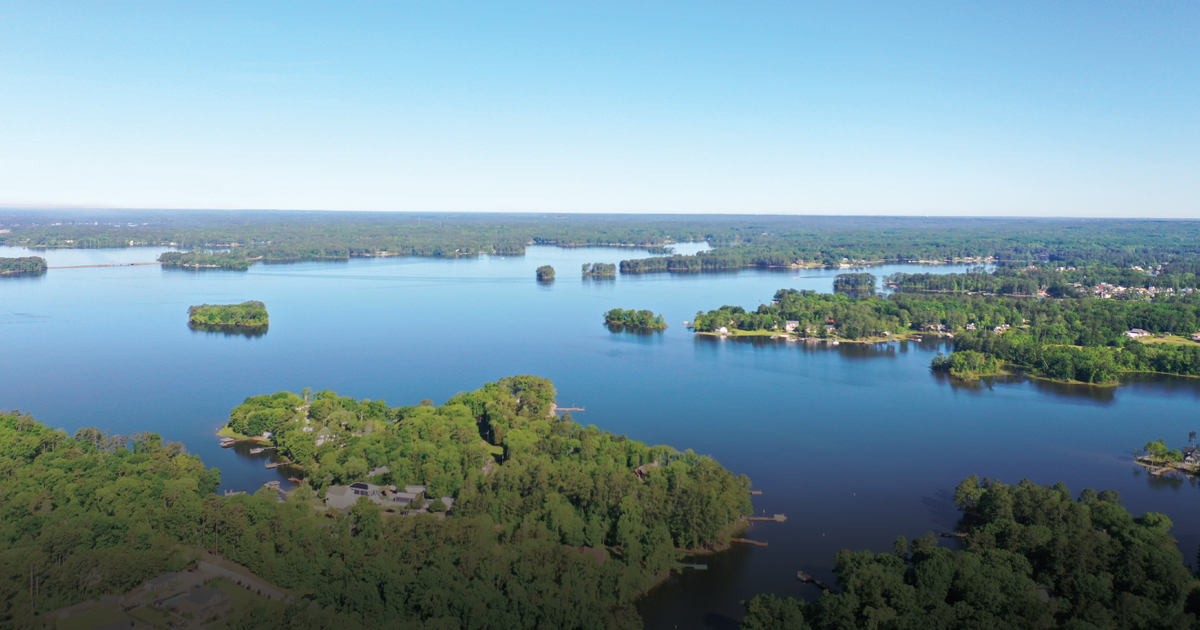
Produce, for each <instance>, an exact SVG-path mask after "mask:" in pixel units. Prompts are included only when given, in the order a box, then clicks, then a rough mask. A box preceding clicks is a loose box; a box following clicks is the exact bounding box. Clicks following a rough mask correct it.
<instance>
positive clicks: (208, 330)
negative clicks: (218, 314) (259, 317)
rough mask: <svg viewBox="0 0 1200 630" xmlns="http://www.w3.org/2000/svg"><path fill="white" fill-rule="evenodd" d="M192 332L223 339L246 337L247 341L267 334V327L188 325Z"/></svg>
mask: <svg viewBox="0 0 1200 630" xmlns="http://www.w3.org/2000/svg"><path fill="white" fill-rule="evenodd" d="M188 328H190V329H191V330H192V332H194V333H197V334H202V335H220V336H223V337H246V338H247V339H251V338H255V337H261V336H263V335H265V334H267V328H269V326H222V325H218V324H188Z"/></svg>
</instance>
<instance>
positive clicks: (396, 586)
mask: <svg viewBox="0 0 1200 630" xmlns="http://www.w3.org/2000/svg"><path fill="white" fill-rule="evenodd" d="M554 395H555V390H554V387H553V384H551V383H550V382H549V381H547V380H545V379H539V378H536V377H530V376H517V377H510V378H506V379H502V380H501V381H499V382H496V383H489V384H488V385H485V386H484V387H483V388H482V389H479V390H477V391H474V392H469V393H463V394H459V395H457V396H455V397H454V398H452V399H451V400H449V401H447V403H446V404H444V405H442V406H440V407H435V406H433V405H432V403H429V402H428V401H423V402H422V403H421V404H418V405H415V406H409V407H397V408H391V407H388V406H387V405H386V404H384V403H382V401H370V400H363V401H359V400H354V399H351V398H344V397H339V396H337V395H336V394H334V393H332V392H319V393H316V394H312V393H311V392H307V391H306V392H304V393H303V394H302V395H296V394H289V393H286V392H280V393H278V394H275V395H272V396H257V397H252V398H249V399H247V400H246V402H245V403H244V404H243V405H241V406H239V407H238V408H236V409H235V410H233V412H232V413H231V418H230V423H231V426H234V427H236V428H238V429H239V430H240V431H248V432H255V431H258V430H259V429H262V428H264V427H269V428H273V429H275V430H276V435H277V436H279V439H278V441H277V442H276V443H277V444H278V445H279V447H280V449H281V450H282V451H285V453H286V456H287V457H290V458H292V459H293V460H295V461H298V462H302V463H303V464H304V465H305V469H306V471H307V472H308V474H307V477H308V481H309V482H311V483H304V484H302V485H301V488H300V489H299V490H297V491H296V492H295V493H293V494H292V495H291V496H290V497H289V499H288V500H287V501H285V502H282V503H280V502H277V501H276V500H275V497H276V496H277V495H276V494H275V493H274V492H273V491H268V490H265V489H264V490H261V491H260V492H258V493H256V494H254V495H235V496H232V497H228V498H224V497H219V496H217V495H216V494H214V492H215V490H216V488H217V486H218V485H219V479H220V473H219V471H217V470H215V469H205V467H204V465H203V464H202V463H201V462H200V460H199V458H197V457H195V456H190V455H187V454H186V452H185V451H184V449H183V447H182V446H181V445H179V444H172V443H163V441H162V440H161V438H159V436H157V435H152V434H139V435H136V436H132V437H128V438H126V437H122V436H112V435H108V434H101V433H100V432H99V431H97V430H95V429H83V430H80V431H79V432H78V433H77V434H76V435H75V436H74V437H69V436H67V435H66V434H64V433H61V432H59V431H55V430H52V429H50V428H48V427H45V426H43V425H41V424H40V423H38V422H36V421H35V420H33V419H32V418H30V417H28V416H26V415H23V414H20V413H19V412H4V413H0V473H3V474H4V475H5V478H6V479H8V480H10V482H9V483H6V484H3V485H0V506H3V507H0V571H2V572H3V578H2V580H0V626H3V627H12V628H40V627H42V625H41V619H42V618H41V617H39V614H42V613H45V612H47V611H49V610H53V609H56V608H59V607H61V606H64V605H68V604H71V603H74V602H77V601H80V600H82V599H84V598H89V597H95V596H99V595H101V594H104V593H121V592H124V591H126V590H128V589H130V588H132V587H134V586H136V585H138V584H140V583H142V582H143V581H145V580H146V579H147V578H149V577H152V576H155V575H158V574H161V573H163V572H165V571H169V570H177V569H180V568H182V567H184V566H186V565H187V564H189V563H190V562H192V561H193V560H194V558H195V555H196V553H197V552H198V551H199V550H205V551H208V552H212V553H216V554H220V555H222V556H224V557H226V558H229V559H230V560H233V561H236V562H238V563H241V564H243V565H245V566H247V567H248V568H250V569H251V570H252V571H253V572H254V573H255V574H256V575H258V576H260V577H262V578H263V579H265V580H267V581H269V582H272V583H274V584H276V585H278V586H280V587H282V588H285V589H289V590H291V591H292V592H293V593H295V594H296V595H298V599H296V600H294V601H292V602H267V601H263V602H261V605H260V607H259V608H258V609H255V610H250V611H244V615H243V617H242V618H241V619H240V620H239V621H238V622H236V623H234V624H232V625H231V627H235V628H289V627H294V626H293V625H292V624H293V623H303V624H305V625H304V626H303V627H308V628H331V629H332V628H338V629H339V630H340V629H342V628H347V627H364V628H382V627H387V628H414V629H415V628H427V627H445V628H453V627H463V628H466V627H474V628H484V627H488V628H543V627H553V628H587V629H595V630H607V629H609V628H629V629H631V630H632V629H633V628H640V627H641V620H640V618H639V616H638V614H637V611H636V608H635V607H634V602H635V600H636V599H637V598H638V597H640V596H641V595H642V594H644V593H645V592H646V591H647V589H648V588H649V587H650V586H651V585H653V584H654V583H656V581H657V580H659V579H661V578H662V577H663V576H664V575H665V574H666V572H667V571H668V570H669V569H670V567H671V566H672V565H673V564H674V563H675V562H676V557H677V552H676V548H677V547H680V548H703V547H714V546H716V547H719V546H722V545H725V544H728V537H729V535H730V532H731V531H732V526H733V525H735V524H736V523H737V521H738V519H739V518H740V517H741V516H743V515H745V514H747V513H748V512H749V511H750V504H749V480H748V479H747V478H746V477H745V476H740V477H735V476H733V475H732V474H731V473H729V472H728V471H726V470H725V469H724V468H722V467H721V466H720V465H719V464H717V463H716V462H715V461H713V460H712V459H710V458H707V457H703V456H699V455H695V454H693V453H692V452H691V451H684V452H679V451H677V450H675V449H673V448H670V447H666V446H655V447H651V446H647V445H645V444H642V443H640V442H636V441H633V440H629V439H627V438H625V437H624V436H617V435H612V434H609V433H606V432H604V431H601V430H599V429H596V428H595V427H581V426H579V425H578V424H576V423H575V422H573V421H572V420H571V419H570V417H569V416H562V417H558V416H557V415H556V414H554V413H553V405H554ZM318 425H320V426H321V427H322V429H320V430H317V431H311V432H306V431H304V430H303V427H305V426H314V427H315V426H318ZM329 428H331V429H332V431H331V432H328V433H327V432H324V429H329ZM330 433H332V434H333V439H332V440H329V441H327V442H324V443H323V444H322V446H320V447H317V446H314V444H315V439H316V438H315V437H314V436H316V435H323V436H329V435H330ZM272 439H275V437H274V436H273V438H272ZM382 465H387V466H389V467H390V469H391V472H389V473H387V476H386V477H384V478H379V477H373V478H372V479H371V481H372V482H375V483H396V484H402V483H410V484H411V483H422V484H428V485H429V493H430V494H433V495H436V493H446V494H447V495H452V496H455V497H456V498H457V499H458V502H457V503H456V504H455V511H454V514H453V516H451V517H449V518H447V519H445V520H439V519H437V518H436V517H435V516H434V515H431V514H425V515H411V516H393V515H389V514H386V513H383V512H381V511H380V509H379V507H378V506H376V505H375V504H374V503H371V502H370V501H369V500H366V499H365V498H364V499H361V500H360V501H359V503H358V505H356V506H354V507H352V508H351V509H350V510H349V512H348V513H343V512H341V511H338V510H331V511H328V512H326V511H319V510H314V509H312V507H310V505H314V504H319V501H317V498H318V496H319V494H320V493H321V492H322V491H323V489H324V488H326V487H328V486H329V485H330V484H333V483H345V482H349V481H354V480H358V479H362V478H363V475H364V474H365V473H366V472H367V470H368V467H377V466H382ZM589 547H590V548H593V549H601V550H603V553H604V561H603V562H601V561H599V560H598V558H597V557H595V556H594V555H593V554H583V553H580V551H579V549H585V550H586V548H589Z"/></svg>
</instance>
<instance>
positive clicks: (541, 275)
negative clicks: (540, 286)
mask: <svg viewBox="0 0 1200 630" xmlns="http://www.w3.org/2000/svg"><path fill="white" fill-rule="evenodd" d="M537 279H538V282H553V281H554V267H551V266H550V265H542V266H541V267H538V268H537Z"/></svg>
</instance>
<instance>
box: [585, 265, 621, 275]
mask: <svg viewBox="0 0 1200 630" xmlns="http://www.w3.org/2000/svg"><path fill="white" fill-rule="evenodd" d="M583 275H585V276H597V277H604V278H613V277H616V275H617V266H616V265H614V264H610V263H584V264H583Z"/></svg>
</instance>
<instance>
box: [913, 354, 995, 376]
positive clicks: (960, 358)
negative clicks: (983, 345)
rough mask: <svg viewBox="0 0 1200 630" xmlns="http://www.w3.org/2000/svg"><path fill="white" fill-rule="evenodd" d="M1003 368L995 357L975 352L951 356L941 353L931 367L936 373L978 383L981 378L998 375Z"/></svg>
mask: <svg viewBox="0 0 1200 630" xmlns="http://www.w3.org/2000/svg"><path fill="white" fill-rule="evenodd" d="M1001 366H1002V363H1001V361H1000V360H999V359H997V358H996V357H995V355H991V354H984V353H982V352H975V351H974V350H959V351H958V352H954V353H951V354H950V356H945V355H943V354H942V353H940V352H939V353H938V355H937V356H936V357H934V358H933V360H932V361H930V365H929V367H931V368H932V369H933V370H934V371H935V372H946V373H948V374H950V376H953V377H955V378H959V379H962V380H964V381H977V380H979V378H980V377H981V376H993V375H995V374H998V373H1000V369H1001Z"/></svg>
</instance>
